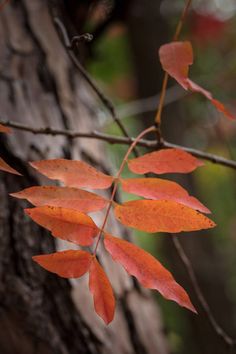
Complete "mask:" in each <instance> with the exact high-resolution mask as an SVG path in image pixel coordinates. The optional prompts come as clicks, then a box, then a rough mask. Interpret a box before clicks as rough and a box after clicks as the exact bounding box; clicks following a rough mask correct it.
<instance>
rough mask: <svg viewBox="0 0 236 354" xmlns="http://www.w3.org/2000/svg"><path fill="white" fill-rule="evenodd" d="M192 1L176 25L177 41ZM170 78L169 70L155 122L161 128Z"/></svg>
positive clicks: (186, 5)
mask: <svg viewBox="0 0 236 354" xmlns="http://www.w3.org/2000/svg"><path fill="white" fill-rule="evenodd" d="M191 2H192V0H186V3H185V6H184V9H183V12H182V14H181V17H180V19H179V21H178V24H177V27H176V30H175V34H174V36H173V39H172V40H173V41H177V40H178V37H179V35H180V32H181V29H182V27H183V23H184V20H185V17H186V15H187V13H188V9H189V7H190V5H191ZM168 78H169V75H168V73H167V72H165V74H164V79H163V82H162V88H161V96H160V101H159V104H158V109H157V114H156V117H155V122H156V124H157V125H158V126H159V128H160V124H161V115H162V109H163V106H164V101H165V96H166V88H167V84H168Z"/></svg>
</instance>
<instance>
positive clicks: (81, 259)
mask: <svg viewBox="0 0 236 354" xmlns="http://www.w3.org/2000/svg"><path fill="white" fill-rule="evenodd" d="M32 258H33V260H34V261H35V262H37V263H38V264H39V265H41V267H43V268H44V269H47V270H48V271H49V272H52V273H56V274H58V275H60V276H61V277H63V278H79V277H81V276H82V275H84V274H85V273H86V272H87V271H88V270H89V266H90V262H91V259H92V256H91V254H90V253H88V252H85V251H73V250H69V251H61V252H56V253H51V254H45V255H40V256H34V257H32Z"/></svg>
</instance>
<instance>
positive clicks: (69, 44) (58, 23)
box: [54, 17, 139, 156]
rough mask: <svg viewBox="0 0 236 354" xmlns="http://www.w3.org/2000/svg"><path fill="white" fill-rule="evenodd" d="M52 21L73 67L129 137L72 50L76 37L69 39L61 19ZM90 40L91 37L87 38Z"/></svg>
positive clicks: (112, 107) (56, 18) (111, 105)
mask: <svg viewBox="0 0 236 354" xmlns="http://www.w3.org/2000/svg"><path fill="white" fill-rule="evenodd" d="M54 22H55V24H56V27H57V29H59V31H60V34H61V35H62V38H63V42H64V46H65V48H66V49H67V53H68V55H69V57H70V59H71V60H72V62H73V64H74V65H75V67H76V68H77V70H78V71H79V73H80V74H81V75H82V77H83V78H84V79H85V80H86V81H87V82H88V84H89V85H90V87H91V88H92V89H93V90H94V92H95V93H96V94H97V96H98V97H99V99H100V100H101V102H102V103H103V104H104V106H105V107H106V108H107V110H108V111H109V112H110V114H111V116H112V118H113V120H114V122H115V123H116V124H117V125H118V127H119V128H120V130H121V132H122V133H123V135H124V136H125V137H126V138H129V134H128V132H127V130H126V128H125V127H124V125H123V123H121V121H120V119H119V118H118V116H117V113H116V109H115V107H114V105H113V103H112V102H111V100H110V99H109V98H108V97H107V96H106V95H105V94H104V93H103V91H102V90H101V89H100V88H99V87H98V85H97V84H96V83H95V81H94V80H93V79H92V77H91V76H90V75H89V73H88V72H87V70H86V69H85V68H84V67H83V65H82V64H81V63H80V61H79V60H78V58H77V56H76V54H75V52H74V47H75V46H74V41H75V39H76V38H77V37H75V38H72V41H70V39H69V36H68V33H67V30H66V28H65V26H64V24H63V23H62V21H61V20H60V19H59V18H58V17H55V18H54ZM84 36H85V35H82V36H79V37H84ZM86 36H88V34H87V33H86ZM89 39H90V40H91V38H89ZM134 153H135V155H136V156H138V155H139V154H138V152H137V149H134Z"/></svg>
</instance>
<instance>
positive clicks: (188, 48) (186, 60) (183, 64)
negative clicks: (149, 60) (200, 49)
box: [159, 42, 193, 90]
mask: <svg viewBox="0 0 236 354" xmlns="http://www.w3.org/2000/svg"><path fill="white" fill-rule="evenodd" d="M159 56H160V61H161V65H162V68H163V70H165V71H166V72H167V73H168V74H169V75H170V76H171V77H173V78H174V79H175V80H176V81H177V82H178V83H179V84H180V85H181V86H183V88H184V89H185V90H187V89H188V84H187V78H188V71H189V65H192V64H193V49H192V45H191V43H190V42H172V43H168V44H164V45H162V46H161V47H160V49H159Z"/></svg>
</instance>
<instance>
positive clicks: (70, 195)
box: [11, 186, 108, 213]
mask: <svg viewBox="0 0 236 354" xmlns="http://www.w3.org/2000/svg"><path fill="white" fill-rule="evenodd" d="M11 196H13V197H16V198H19V199H27V200H28V201H29V202H30V203H32V204H33V205H35V206H43V205H50V206H55V207H63V208H70V209H75V210H79V211H81V212H83V213H89V212H92V211H97V210H101V209H103V208H104V207H105V206H106V204H107V202H108V201H107V200H106V199H104V198H103V197H101V196H99V195H96V194H93V193H90V192H87V191H84V190H82V189H77V188H70V187H53V186H43V187H31V188H26V189H24V190H22V191H20V192H18V193H11Z"/></svg>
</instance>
